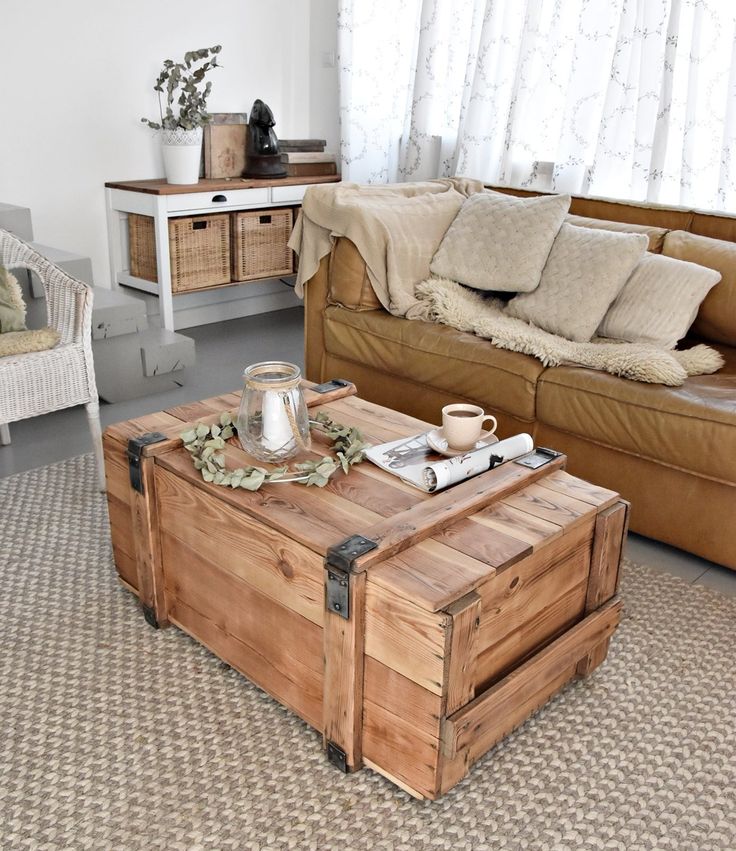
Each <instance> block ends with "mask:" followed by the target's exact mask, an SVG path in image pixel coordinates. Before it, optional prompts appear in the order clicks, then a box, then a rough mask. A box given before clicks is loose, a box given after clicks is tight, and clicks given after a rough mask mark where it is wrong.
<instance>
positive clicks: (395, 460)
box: [366, 432, 534, 493]
mask: <svg viewBox="0 0 736 851" xmlns="http://www.w3.org/2000/svg"><path fill="white" fill-rule="evenodd" d="M427 434H429V432H424V433H422V434H415V435H413V436H412V437H406V438H401V439H400V440H393V441H391V442H389V443H381V444H379V445H378V446H373V447H371V448H370V449H369V450H368V451H367V452H366V457H367V458H368V460H370V461H372V462H373V463H374V464H376V465H377V466H379V467H381V469H383V470H386V471H387V472H389V473H393V475H395V476H398V477H399V478H400V479H402V480H403V481H405V482H407V483H408V484H410V485H413V486H414V487H416V488H420V489H421V490H423V491H426V492H427V493H435V492H436V491H440V490H443V489H444V488H446V487H449V486H450V485H454V484H457V483H458V482H462V481H465V479H469V478H471V477H473V476H477V475H478V474H479V473H484V472H486V471H487V470H490V469H492V468H493V467H497V466H498V465H499V464H503V463H504V462H505V461H511V460H513V459H514V458H520V457H521V456H522V455H527V454H528V453H529V452H531V451H532V450H533V449H534V441H533V440H532V438H531V435H529V434H525V433H522V434H516V435H514V436H513V437H509V438H507V439H506V440H500V441H495V442H493V443H491V442H488V443H486V444H485V445H483V446H480V447H478V448H477V449H472V450H469V451H468V452H463V453H462V454H461V455H456V456H454V457H452V458H447V457H445V456H443V455H440V454H439V453H438V452H436V451H435V450H434V449H432V447H431V446H430V445H429V444H428V442H427Z"/></svg>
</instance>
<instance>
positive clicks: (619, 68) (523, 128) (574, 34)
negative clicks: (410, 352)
mask: <svg viewBox="0 0 736 851" xmlns="http://www.w3.org/2000/svg"><path fill="white" fill-rule="evenodd" d="M338 34H339V59H340V81H341V94H340V114H341V127H342V142H341V149H342V159H343V175H344V177H345V178H346V179H349V180H356V181H361V182H362V181H367V182H380V181H402V180H418V179H425V178H428V177H438V176H450V175H455V174H462V175H466V176H470V177H477V178H480V179H482V180H485V181H486V182H489V183H495V184H502V185H511V186H524V187H528V188H538V189H550V190H554V191H567V192H575V193H581V192H582V193H588V194H591V195H602V196H608V197H618V198H629V199H634V200H642V201H644V200H647V201H651V202H659V203H664V204H683V205H692V206H699V207H705V208H710V209H731V210H734V209H736V163H734V158H735V157H736V2H734V0H340V6H339V14H338Z"/></svg>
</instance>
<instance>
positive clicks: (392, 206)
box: [289, 178, 483, 318]
mask: <svg viewBox="0 0 736 851" xmlns="http://www.w3.org/2000/svg"><path fill="white" fill-rule="evenodd" d="M482 189H483V184H482V183H481V182H480V181H477V180H465V179H462V178H452V179H441V180H428V181H425V182H418V183H399V184H388V185H369V186H362V185H359V184H357V183H332V184H329V183H327V184H322V185H316V186H311V187H310V188H309V189H308V190H307V193H306V195H305V196H304V200H303V202H302V211H301V213H300V215H299V219H298V220H297V223H296V227H295V228H294V232H293V233H292V235H291V239H290V240H289V245H290V247H291V248H293V249H294V251H296V252H297V254H298V255H299V273H298V275H297V281H296V293H297V295H298V296H300V297H301V296H302V295H303V292H304V283H305V282H306V281H308V280H309V279H310V278H311V277H312V275H314V273H315V272H316V271H317V268H318V266H319V261H320V260H321V258H322V257H324V256H325V255H326V254H328V253H329V252H330V249H331V247H332V243H333V242H334V240H335V238H336V237H338V236H345V237H347V238H348V239H349V240H351V242H353V243H355V246H356V247H357V249H358V251H359V252H360V254H361V256H362V257H363V259H364V260H365V263H366V268H367V271H368V277H369V280H370V282H371V284H372V286H373V289H374V290H375V292H376V295H377V296H378V298H379V300H380V302H381V304H382V305H383V306H384V307H385V308H386V310H388V311H389V313H392V314H393V315H394V316H406V317H407V318H417V317H419V316H421V311H420V310H418V303H417V299H416V296H415V295H414V286H415V285H416V284H417V283H419V281H422V280H424V279H425V278H427V277H428V276H429V263H430V261H431V259H432V257H433V256H434V253H435V251H436V250H437V248H438V246H439V244H440V242H441V241H442V237H443V236H444V235H445V232H446V231H447V229H448V228H449V227H450V224H451V223H452V220H453V219H454V218H455V216H456V214H457V212H458V210H459V209H460V207H461V206H462V203H463V201H465V199H466V198H467V197H468V195H471V194H473V193H474V192H480V191H481V190H482Z"/></svg>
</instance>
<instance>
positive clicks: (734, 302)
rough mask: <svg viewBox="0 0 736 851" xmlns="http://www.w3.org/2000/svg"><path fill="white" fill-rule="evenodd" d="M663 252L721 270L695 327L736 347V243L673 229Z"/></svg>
mask: <svg viewBox="0 0 736 851" xmlns="http://www.w3.org/2000/svg"><path fill="white" fill-rule="evenodd" d="M662 253H663V254H665V255H666V256H667V257H676V258H677V259H678V260H688V261H689V262H691V263H698V264H699V265H700V266H707V267H708V268H709V269H715V270H716V271H717V272H720V273H721V282H720V283H719V284H716V286H715V287H713V289H712V290H711V291H710V292H709V293H708V295H707V296H706V298H705V301H704V302H703V303H702V305H701V306H700V310H699V311H698V315H697V318H696V319H695V322H694V323H693V326H692V330H693V331H694V332H695V333H696V334H698V335H700V336H701V337H704V338H705V339H706V340H712V341H713V342H715V343H726V344H727V345H729V346H736V244H734V243H733V242H726V241H725V240H721V239H711V237H708V236H698V235H696V234H693V233H688V232H687V231H682V230H676V231H670V233H668V234H667V236H666V237H665V239H664V248H663V250H662Z"/></svg>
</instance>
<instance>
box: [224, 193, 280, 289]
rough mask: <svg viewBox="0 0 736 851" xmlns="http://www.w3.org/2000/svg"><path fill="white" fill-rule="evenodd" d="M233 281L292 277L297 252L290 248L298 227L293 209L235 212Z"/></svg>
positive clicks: (233, 220) (233, 221)
mask: <svg viewBox="0 0 736 851" xmlns="http://www.w3.org/2000/svg"><path fill="white" fill-rule="evenodd" d="M232 223H233V233H232V243H233V280H234V281H253V280H258V279H263V278H276V277H278V276H279V275H290V274H291V273H292V272H293V271H294V253H293V251H292V250H291V249H290V248H289V246H288V245H287V243H288V241H289V237H290V236H291V229H292V227H293V224H294V214H293V210H292V208H291V207H283V208H276V209H270V210H245V211H243V212H241V213H233V219H232Z"/></svg>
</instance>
